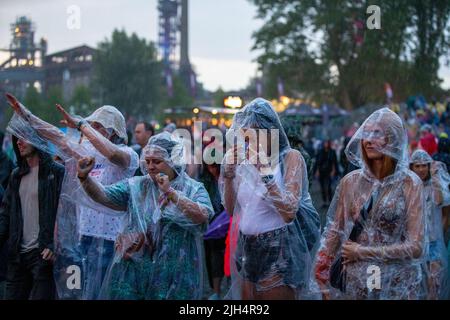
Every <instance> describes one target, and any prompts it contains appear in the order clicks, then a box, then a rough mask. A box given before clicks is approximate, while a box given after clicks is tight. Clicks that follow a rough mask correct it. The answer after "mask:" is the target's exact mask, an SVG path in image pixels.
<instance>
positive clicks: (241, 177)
mask: <svg viewBox="0 0 450 320" xmlns="http://www.w3.org/2000/svg"><path fill="white" fill-rule="evenodd" d="M245 137H248V138H249V143H247V142H246V141H245ZM264 137H266V138H267V139H265V138H264ZM234 138H237V144H235V143H234V141H233V140H234ZM227 140H228V143H230V142H231V143H233V146H234V148H233V149H230V150H228V152H227V153H226V155H225V157H224V160H223V164H222V168H221V177H220V180H219V186H220V190H221V195H222V201H223V204H224V207H225V209H226V210H227V212H228V213H229V214H230V215H232V216H233V221H232V226H231V227H230V238H229V241H230V261H229V263H230V270H231V280H232V285H231V290H230V292H229V295H228V298H232V299H299V298H303V297H306V296H307V294H308V289H309V288H308V284H309V281H308V279H309V276H310V271H311V263H312V257H313V256H314V252H315V249H316V243H317V240H318V237H319V228H320V223H319V220H318V214H317V211H316V210H315V208H314V207H313V205H312V201H311V197H310V195H309V192H308V177H307V174H308V172H307V167H306V164H305V161H304V159H303V157H302V155H301V153H300V152H299V151H297V150H294V149H292V148H291V147H290V145H289V141H288V139H287V137H286V134H285V132H284V130H283V127H282V126H281V124H280V120H279V118H278V115H277V113H276V112H275V111H274V109H273V107H272V105H271V104H270V103H269V102H268V101H266V100H264V99H260V98H258V99H256V100H254V101H252V102H250V103H249V104H248V105H246V106H245V107H244V108H243V109H242V110H240V111H239V112H238V113H236V115H235V116H234V119H233V124H232V126H231V130H230V131H228V133H227ZM268 157H270V159H269V158H268ZM238 158H239V159H238ZM226 263H228V261H226Z"/></svg>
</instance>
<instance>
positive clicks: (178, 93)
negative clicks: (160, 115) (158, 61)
mask: <svg viewBox="0 0 450 320" xmlns="http://www.w3.org/2000/svg"><path fill="white" fill-rule="evenodd" d="M163 90H164V105H166V106H168V107H181V108H186V109H191V108H192V106H193V104H194V98H193V97H192V96H191V95H190V93H189V92H188V89H187V88H186V86H185V84H184V82H183V80H182V78H181V77H180V76H179V75H172V92H173V94H172V96H171V97H169V96H168V92H167V88H166V87H164V89H163Z"/></svg>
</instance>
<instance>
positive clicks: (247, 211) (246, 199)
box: [236, 165, 286, 235]
mask: <svg viewBox="0 0 450 320" xmlns="http://www.w3.org/2000/svg"><path fill="white" fill-rule="evenodd" d="M237 170H238V171H237V172H236V174H237V176H238V177H240V183H239V188H238V191H237V201H238V203H239V207H240V209H241V220H240V222H239V229H240V231H241V232H242V233H243V234H246V235H257V234H261V233H265V232H269V231H272V230H276V229H279V228H282V227H284V226H285V225H286V222H285V221H284V220H283V218H282V217H281V215H280V213H279V212H278V210H277V209H276V208H275V206H274V205H273V203H272V200H271V199H270V198H269V199H266V198H265V197H264V194H265V193H266V192H267V188H266V186H265V184H264V182H263V181H262V180H261V177H260V174H259V172H258V170H257V169H256V168H255V167H254V166H252V165H242V166H239V167H238V169H237ZM274 179H275V183H276V184H277V186H278V188H280V190H281V192H283V191H284V182H283V176H282V175H281V170H280V166H277V168H276V169H275V172H274Z"/></svg>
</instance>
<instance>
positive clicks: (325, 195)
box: [319, 173, 333, 203]
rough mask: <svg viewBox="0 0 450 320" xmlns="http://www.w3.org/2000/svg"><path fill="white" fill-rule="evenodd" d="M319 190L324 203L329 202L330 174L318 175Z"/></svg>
mask: <svg viewBox="0 0 450 320" xmlns="http://www.w3.org/2000/svg"><path fill="white" fill-rule="evenodd" d="M319 182H320V190H321V191H322V200H323V202H324V203H330V202H331V200H332V197H333V194H332V193H331V176H330V174H322V173H320V175H319Z"/></svg>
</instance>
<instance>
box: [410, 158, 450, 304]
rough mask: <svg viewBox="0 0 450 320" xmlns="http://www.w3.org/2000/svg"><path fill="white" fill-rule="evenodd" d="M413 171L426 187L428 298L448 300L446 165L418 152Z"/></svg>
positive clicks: (449, 180)
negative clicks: (445, 227) (444, 209)
mask: <svg viewBox="0 0 450 320" xmlns="http://www.w3.org/2000/svg"><path fill="white" fill-rule="evenodd" d="M410 167H411V170H412V171H414V172H415V173H416V174H417V175H418V176H419V178H420V179H421V180H422V181H423V185H424V195H425V204H426V205H425V217H426V218H425V219H426V228H425V235H426V237H425V239H426V243H427V245H426V248H425V249H426V262H427V275H426V276H427V279H428V298H429V299H431V300H436V299H447V296H448V291H449V283H448V274H447V271H448V265H447V264H448V261H447V249H446V247H445V243H444V226H443V224H442V222H443V210H442V209H443V208H444V207H446V206H449V205H450V190H449V185H450V176H449V175H448V172H447V168H446V166H445V164H443V163H442V162H437V161H433V159H432V158H431V157H430V155H429V154H428V153H427V152H426V151H424V150H416V151H415V152H414V153H413V154H412V156H411V160H410Z"/></svg>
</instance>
